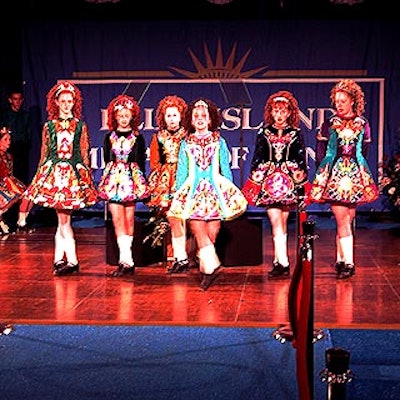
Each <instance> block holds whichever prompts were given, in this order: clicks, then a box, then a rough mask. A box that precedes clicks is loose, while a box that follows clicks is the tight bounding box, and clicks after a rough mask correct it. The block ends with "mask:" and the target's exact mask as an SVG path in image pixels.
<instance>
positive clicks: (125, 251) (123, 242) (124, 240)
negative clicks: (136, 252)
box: [117, 235, 133, 265]
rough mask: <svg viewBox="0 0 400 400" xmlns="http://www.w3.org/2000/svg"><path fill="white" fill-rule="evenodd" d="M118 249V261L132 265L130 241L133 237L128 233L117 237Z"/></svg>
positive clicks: (131, 241)
mask: <svg viewBox="0 0 400 400" xmlns="http://www.w3.org/2000/svg"><path fill="white" fill-rule="evenodd" d="M117 243H118V249H119V262H124V263H127V264H129V265H133V258H132V243H133V237H132V236H129V235H121V236H118V237H117Z"/></svg>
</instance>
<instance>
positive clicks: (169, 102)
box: [156, 95, 187, 129]
mask: <svg viewBox="0 0 400 400" xmlns="http://www.w3.org/2000/svg"><path fill="white" fill-rule="evenodd" d="M168 107H176V108H177V109H178V111H179V114H180V115H181V121H182V120H183V117H184V115H185V112H186V110H187V104H186V101H185V100H183V99H182V97H179V96H176V95H170V96H165V97H164V98H163V99H162V100H161V101H160V102H159V103H158V107H157V111H156V123H157V126H158V127H159V128H160V129H166V128H167V124H166V122H165V112H166V110H167V108H168Z"/></svg>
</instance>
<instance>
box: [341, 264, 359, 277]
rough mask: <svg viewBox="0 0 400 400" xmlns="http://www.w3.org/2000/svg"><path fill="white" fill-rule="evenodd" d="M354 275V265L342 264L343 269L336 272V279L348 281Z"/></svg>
mask: <svg viewBox="0 0 400 400" xmlns="http://www.w3.org/2000/svg"><path fill="white" fill-rule="evenodd" d="M355 273H356V267H355V266H354V264H344V267H343V268H341V269H340V270H339V271H338V274H337V279H348V278H351V277H352V276H353V275H355Z"/></svg>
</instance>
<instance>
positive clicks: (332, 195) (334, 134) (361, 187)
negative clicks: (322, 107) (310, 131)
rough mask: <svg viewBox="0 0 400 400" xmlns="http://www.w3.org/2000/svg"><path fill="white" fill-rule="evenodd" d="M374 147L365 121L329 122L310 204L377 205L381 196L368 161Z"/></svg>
mask: <svg viewBox="0 0 400 400" xmlns="http://www.w3.org/2000/svg"><path fill="white" fill-rule="evenodd" d="M370 143H371V133H370V126H369V123H368V121H367V120H366V119H365V118H363V117H356V118H351V119H345V118H340V117H339V116H337V115H334V116H332V117H331V118H330V119H329V120H326V121H325V122H324V123H323V124H322V126H321V131H320V132H319V134H318V136H317V148H316V163H317V170H316V173H315V178H314V180H313V182H312V185H311V192H310V200H311V201H314V202H318V203H326V202H328V203H342V204H361V203H370V202H373V201H375V200H376V199H377V198H378V196H379V192H378V188H377V186H376V184H375V182H374V179H373V176H372V173H371V171H370V169H369V167H368V164H367V161H366V159H365V156H366V154H367V152H368V148H369V145H370Z"/></svg>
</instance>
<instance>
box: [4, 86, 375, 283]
mask: <svg viewBox="0 0 400 400" xmlns="http://www.w3.org/2000/svg"><path fill="white" fill-rule="evenodd" d="M330 98H331V101H332V105H333V108H334V110H335V112H334V114H333V115H332V116H331V117H329V118H328V119H327V120H326V121H325V122H324V123H323V125H322V126H321V129H320V130H319V131H318V134H317V146H316V173H315V176H314V177H313V179H311V180H310V179H309V178H308V168H307V162H306V151H305V144H304V140H303V137H302V134H301V130H300V127H299V125H300V115H299V114H300V110H299V106H298V102H297V100H296V98H295V97H294V96H293V94H292V93H291V92H289V91H285V90H281V91H278V92H276V93H274V94H272V95H270V96H269V97H268V99H267V101H266V103H265V106H264V118H263V119H264V124H263V126H262V128H261V129H260V130H259V132H258V133H257V138H256V143H255V148H254V153H253V157H252V162H251V168H250V174H249V176H248V178H247V179H246V181H245V183H244V185H243V187H242V188H239V187H238V186H237V185H235V183H234V182H233V176H232V172H231V168H230V161H229V160H230V155H229V149H228V146H227V142H226V140H225V139H224V138H223V136H222V135H221V133H220V126H221V122H222V120H221V114H220V111H219V109H218V107H217V106H216V104H215V103H214V102H212V101H211V100H209V99H207V98H203V97H202V98H197V99H195V100H193V101H192V102H190V103H189V104H187V103H186V101H185V100H184V99H183V98H181V97H179V96H176V95H168V96H166V97H164V98H163V99H162V100H161V101H160V102H159V104H158V107H157V111H156V124H157V127H158V128H157V130H156V132H154V134H153V135H152V137H151V142H150V146H149V147H150V156H149V159H150V171H149V174H148V175H147V174H146V168H145V164H146V143H145V140H144V137H143V136H142V134H141V133H140V132H139V125H140V112H141V110H140V106H139V104H138V103H137V101H136V100H135V99H134V98H132V97H131V96H128V95H125V94H121V95H118V96H117V97H115V98H114V99H112V100H111V102H110V103H109V105H108V109H107V116H108V127H109V131H108V132H107V133H106V134H105V136H104V144H103V147H104V161H105V168H104V171H103V174H102V177H101V179H100V182H99V184H98V185H97V187H96V185H95V183H94V181H93V178H92V173H91V167H90V162H89V150H90V139H89V133H88V128H87V125H86V123H85V122H84V121H82V119H81V114H82V96H81V92H80V90H79V88H78V87H77V86H76V85H75V84H74V83H72V82H68V81H65V82H61V83H58V84H56V85H55V86H54V87H53V88H51V90H50V91H49V93H48V94H47V112H48V120H47V121H46V122H45V123H44V125H43V130H42V148H41V157H40V161H39V165H38V167H37V171H36V173H35V175H34V177H33V179H32V181H31V182H30V183H29V184H28V185H26V186H25V185H24V184H22V182H19V181H18V180H17V179H16V178H15V177H13V174H12V158H10V155H9V153H8V151H7V149H8V147H9V145H10V140H11V136H12V132H9V129H8V128H7V127H3V128H2V129H1V133H0V135H1V136H0V157H1V161H0V162H1V164H0V165H1V172H0V179H1V183H0V210H1V211H0V212H1V213H4V212H5V211H6V210H8V209H9V207H10V204H14V203H15V202H17V201H20V200H21V199H27V201H29V202H31V203H33V204H37V205H40V206H43V207H49V208H53V209H54V210H55V211H56V214H57V221H58V223H57V229H56V233H55V237H54V243H55V246H54V260H53V271H54V274H55V275H57V276H63V275H69V274H71V273H75V272H78V271H79V261H78V257H77V251H76V243H75V237H74V231H73V228H72V221H71V218H72V212H73V211H74V210H77V209H82V208H86V207H90V206H93V205H94V204H95V203H96V202H98V201H100V200H103V201H105V202H106V204H107V206H108V207H109V210H110V213H111V217H112V223H113V228H114V232H115V236H116V241H117V244H118V249H119V260H118V267H117V269H116V270H115V271H113V272H112V274H111V276H113V277H120V276H125V275H133V274H134V273H135V263H134V255H133V250H132V248H133V240H134V236H135V231H134V228H135V225H134V218H135V211H136V205H137V203H138V202H143V203H144V204H146V205H147V206H148V207H149V210H150V212H151V213H153V214H157V215H162V216H163V217H165V219H166V220H167V221H168V225H169V230H170V241H171V243H170V245H171V247H172V256H173V261H172V263H171V264H170V265H169V266H168V267H167V270H166V273H168V274H181V273H186V272H188V271H189V268H190V265H191V264H190V260H189V255H188V249H187V243H188V240H187V236H188V233H190V235H193V237H194V239H195V242H196V252H195V253H196V262H197V264H196V265H198V268H199V271H200V288H201V289H202V290H207V289H208V288H209V287H210V285H211V284H212V283H213V282H214V280H215V279H216V278H217V277H218V276H219V274H220V272H221V270H222V268H223V266H222V265H221V261H220V259H219V257H218V254H217V252H216V247H215V242H216V239H217V236H218V233H219V230H220V227H221V221H229V220H232V219H235V218H238V217H239V216H241V215H242V214H243V213H245V211H246V210H247V207H248V205H253V206H256V207H263V208H265V209H266V212H267V215H268V218H269V220H270V223H271V234H272V246H273V259H272V269H271V270H270V271H269V272H268V277H269V279H284V278H289V277H290V262H289V258H288V246H287V241H288V238H287V236H288V231H287V225H288V224H287V221H288V217H289V213H290V211H291V210H293V209H295V208H296V207H297V206H298V205H299V203H300V202H304V201H305V199H306V201H307V203H311V202H317V203H329V204H330V206H331V209H332V212H333V214H334V216H335V218H336V223H337V230H336V233H337V236H336V238H337V239H336V248H337V252H336V253H337V254H336V258H335V263H334V268H335V270H336V273H337V277H338V278H339V279H344V278H349V277H351V276H353V275H354V274H355V265H354V254H353V220H354V218H355V212H356V206H357V205H358V204H361V203H368V202H373V201H374V200H376V199H377V198H378V196H379V192H378V189H377V186H376V184H375V182H374V179H373V176H372V173H371V171H370V169H369V167H368V164H367V161H366V156H367V151H368V147H369V145H370V143H371V133H370V127H369V123H368V120H367V119H366V118H365V117H364V116H363V113H364V105H365V100H364V93H363V91H362V89H361V87H360V86H359V85H358V84H357V83H356V82H355V81H353V80H349V79H346V80H342V81H340V82H338V83H337V84H336V85H335V86H334V87H333V89H332V91H331V96H330ZM4 178H7V179H4Z"/></svg>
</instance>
